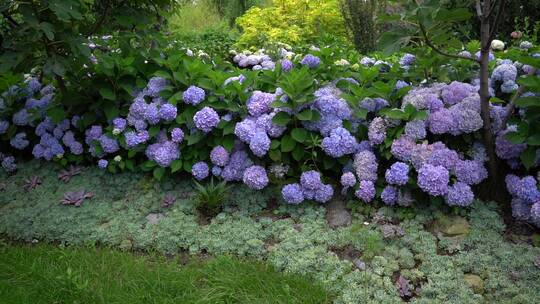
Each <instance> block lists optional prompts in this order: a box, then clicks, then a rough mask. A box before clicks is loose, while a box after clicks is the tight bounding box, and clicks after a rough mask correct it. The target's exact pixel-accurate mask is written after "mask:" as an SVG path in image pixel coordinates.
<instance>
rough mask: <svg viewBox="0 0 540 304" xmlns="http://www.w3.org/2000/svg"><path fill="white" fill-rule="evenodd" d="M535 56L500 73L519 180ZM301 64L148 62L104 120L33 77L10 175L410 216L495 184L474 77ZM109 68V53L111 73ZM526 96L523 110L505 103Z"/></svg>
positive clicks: (527, 164) (19, 93)
mask: <svg viewBox="0 0 540 304" xmlns="http://www.w3.org/2000/svg"><path fill="white" fill-rule="evenodd" d="M535 50H537V48H535V47H534V46H533V47H531V48H528V49H523V48H521V49H520V48H516V49H513V50H512V51H511V52H508V53H507V54H505V55H501V56H503V58H496V59H494V60H493V63H492V71H491V81H490V89H491V94H492V98H493V101H494V102H493V103H492V104H491V105H490V113H491V123H492V125H493V132H494V136H496V152H497V156H498V157H499V158H500V159H501V160H504V161H505V162H506V163H507V164H508V166H509V168H512V170H514V174H516V175H517V176H525V175H526V174H527V173H530V172H532V171H533V170H537V168H538V165H539V163H540V161H539V155H540V153H539V152H538V151H539V150H538V145H539V144H540V143H539V142H538V134H539V133H538V132H537V131H538V125H537V123H536V124H535V123H533V122H534V120H533V118H534V117H537V116H534V115H538V114H537V113H538V111H537V110H538V104H537V103H535V102H537V101H538V98H539V97H538V96H537V94H538V93H537V92H540V85H539V80H538V79H540V78H539V77H538V76H537V72H536V69H535V67H537V66H540V64H538V60H539V59H538V58H537V57H538V56H537V55H534V54H535V53H534V52H535ZM471 51H474V50H471ZM530 54H533V56H530ZM289 55H291V54H280V55H278V56H276V57H274V58H270V57H269V58H266V57H264V56H268V55H260V56H259V55H257V56H259V57H257V56H253V55H247V56H246V55H243V56H244V57H242V56H240V54H238V55H236V56H235V58H234V59H233V61H234V62H235V63H237V64H238V65H239V66H240V67H239V68H236V67H234V66H232V65H231V64H226V63H216V62H212V61H211V60H209V59H205V58H200V57H194V56H192V55H191V54H189V53H186V54H184V53H182V54H178V52H174V51H166V52H162V53H160V54H159V55H157V56H155V57H148V58H146V59H145V62H146V65H147V66H146V71H145V72H146V73H144V72H136V73H134V75H148V76H146V77H145V78H146V80H144V81H143V80H142V78H141V77H137V78H136V80H135V81H133V82H129V81H128V82H123V85H124V86H127V87H129V90H125V91H122V93H121V94H120V91H117V92H109V91H108V90H104V89H102V90H101V91H100V95H101V96H102V97H103V98H102V99H101V101H100V106H101V108H92V111H88V110H81V109H80V108H78V107H70V106H69V104H68V103H65V102H64V100H65V96H64V95H62V96H60V97H61V98H60V97H58V98H57V96H58V95H57V94H56V93H57V92H56V90H55V88H54V87H53V86H51V85H47V84H42V83H41V82H40V81H38V79H37V78H35V77H31V76H30V77H28V78H27V79H25V81H24V83H22V84H19V85H14V86H11V87H9V88H8V89H7V90H6V91H5V92H4V93H2V95H1V96H2V97H1V98H2V99H1V100H0V113H1V114H0V134H1V135H0V136H1V137H0V138H1V140H2V153H3V154H1V157H0V160H1V161H2V167H4V169H5V170H6V171H10V172H12V171H15V170H16V164H15V162H14V158H13V157H12V155H14V154H21V152H23V153H26V155H30V154H31V155H32V156H33V157H34V158H40V159H44V160H47V161H51V160H53V161H59V162H61V163H62V164H64V165H65V164H68V163H81V162H91V163H94V164H95V165H97V166H99V167H100V168H103V169H107V170H109V171H111V172H116V171H121V170H130V171H139V170H141V171H151V172H152V173H153V176H154V177H155V178H157V179H160V178H162V177H163V175H164V174H166V173H167V174H171V173H180V174H182V172H183V174H186V173H187V174H191V175H192V176H193V177H194V178H195V179H197V180H204V179H207V178H209V177H210V176H213V177H215V178H220V179H223V180H225V181H227V182H243V183H245V184H246V185H247V186H248V187H249V188H251V189H254V190H261V189H263V188H265V187H266V186H267V185H268V184H269V183H271V182H272V183H276V184H278V185H280V186H281V187H282V189H281V194H282V197H283V200H284V201H286V202H288V203H290V204H299V203H301V202H303V201H315V202H319V203H326V202H328V201H329V200H331V199H332V197H333V196H335V195H337V193H341V194H342V195H349V196H350V197H356V199H357V200H358V201H360V202H361V203H372V202H373V201H379V200H380V201H382V202H383V203H385V204H387V205H395V204H398V205H403V206H407V205H410V201H411V200H410V198H411V196H414V197H417V198H418V199H421V198H427V197H430V198H431V199H437V200H443V201H445V202H446V203H447V204H448V205H449V206H460V207H465V206H469V205H471V204H472V203H473V202H474V200H475V194H474V191H475V190H476V189H477V187H478V185H479V184H480V183H481V182H482V181H484V180H485V179H486V178H488V174H487V170H486V168H485V165H484V164H485V162H486V161H487V157H486V153H485V148H484V147H483V145H482V143H481V136H480V133H479V131H480V130H481V129H482V127H483V121H482V117H481V114H480V113H481V111H480V108H481V106H480V97H479V94H478V88H479V85H478V81H477V80H476V78H475V74H474V73H471V74H469V81H466V82H465V81H449V82H447V83H443V82H434V83H419V82H418V79H417V78H416V77H415V76H414V75H416V74H415V73H414V71H415V70H418V69H421V68H422V66H421V65H420V64H421V63H419V62H418V60H417V58H416V57H415V56H414V55H412V54H405V55H403V56H401V57H390V58H387V59H386V60H382V59H377V58H371V57H364V58H361V59H359V60H358V62H357V63H354V64H352V65H351V64H350V63H349V62H348V61H347V60H338V61H336V60H335V58H333V57H332V56H333V55H332V50H331V49H330V48H322V49H318V48H312V50H310V52H309V53H307V54H296V55H294V56H289ZM496 55H497V56H498V55H499V54H495V55H494V56H496ZM103 56H109V55H103ZM250 56H251V57H250ZM261 56H263V57H264V58H262V57H261ZM237 57H238V58H237ZM289 57H290V58H289ZM105 58H108V57H103V58H101V57H100V54H99V53H97V57H96V60H97V62H100V61H103V60H105V61H106V60H107V59H105ZM288 58H289V59H288ZM345 61H346V63H345ZM264 62H267V63H264ZM521 62H526V63H527V64H523V63H521ZM263 63H264V65H265V66H264V67H262V65H263ZM256 65H260V66H261V68H260V69H259V68H257V69H255V68H251V69H245V67H253V66H256ZM98 67H99V63H98V64H96V66H95V67H94V68H95V69H96V73H97V74H95V77H98V78H99V77H101V74H99V73H98V72H97V70H99V68H98ZM43 82H45V83H46V82H47V81H46V80H45V81H43ZM524 89H526V90H527V91H526V92H522V93H524V94H523V97H521V98H519V99H517V101H516V102H515V103H514V104H506V105H505V104H504V103H501V102H503V101H504V100H510V97H511V96H512V93H513V92H515V91H517V90H524ZM128 91H129V92H130V94H126V93H127V92H128ZM117 93H119V94H117ZM60 101H62V102H60ZM513 107H516V110H515V111H514V110H513ZM520 120H521V122H519V121H520ZM531 155H532V156H531ZM512 176H514V175H512ZM517 176H516V177H512V178H513V179H516V180H517V179H518V178H521V177H517ZM523 178H524V179H526V182H524V184H523V185H524V186H523V187H526V188H527V189H529V190H530V191H533V190H534V191H536V192H534V191H533V194H523V193H521V194H520V192H519V191H517V190H514V189H512V190H510V189H509V191H510V193H511V194H512V195H513V196H515V200H514V202H513V206H514V205H515V206H516V207H515V208H514V209H516V210H517V211H515V215H516V216H517V217H520V218H523V219H527V220H530V221H532V222H535V221H536V222H537V221H538V217H537V215H538V214H539V211H538V210H540V207H538V195H535V193H537V192H538V190H537V187H538V183H537V182H536V181H535V182H534V183H533V182H532V181H531V180H530V179H531V178H532V179H533V180H534V178H535V177H523ZM520 181H521V179H520ZM512 185H513V184H512ZM531 189H532V190H531ZM518 205H519V206H518ZM525 207H526V208H525ZM525 209H527V210H525Z"/></svg>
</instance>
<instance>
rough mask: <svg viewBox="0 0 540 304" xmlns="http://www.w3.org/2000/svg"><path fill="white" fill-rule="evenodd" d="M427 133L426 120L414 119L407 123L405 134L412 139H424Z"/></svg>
mask: <svg viewBox="0 0 540 304" xmlns="http://www.w3.org/2000/svg"><path fill="white" fill-rule="evenodd" d="M426 133H427V132H426V122H425V121H424V120H413V121H409V122H407V123H406V124H405V135H407V136H408V137H410V138H412V139H415V140H419V139H424V138H426Z"/></svg>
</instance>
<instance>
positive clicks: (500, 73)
mask: <svg viewBox="0 0 540 304" xmlns="http://www.w3.org/2000/svg"><path fill="white" fill-rule="evenodd" d="M517 75H518V70H517V68H516V67H515V66H514V65H513V64H508V63H504V64H501V65H499V66H497V67H496V68H495V69H494V70H493V72H492V73H491V81H492V82H495V81H500V82H503V83H504V82H509V81H510V82H515V81H516V78H517Z"/></svg>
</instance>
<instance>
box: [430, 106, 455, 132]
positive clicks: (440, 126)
mask: <svg viewBox="0 0 540 304" xmlns="http://www.w3.org/2000/svg"><path fill="white" fill-rule="evenodd" d="M428 126H429V131H430V132H431V133H433V134H444V133H449V132H450V131H453V130H455V129H456V121H455V120H454V118H453V115H452V112H451V111H450V110H448V109H446V108H442V109H440V110H439V111H437V112H433V113H430V114H429V117H428Z"/></svg>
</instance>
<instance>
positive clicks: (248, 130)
mask: <svg viewBox="0 0 540 304" xmlns="http://www.w3.org/2000/svg"><path fill="white" fill-rule="evenodd" d="M256 131H257V126H256V122H255V120H254V119H253V118H252V117H246V118H245V119H244V120H242V121H240V122H237V123H236V126H235V127H234V135H236V137H238V138H239V139H240V140H241V141H243V142H245V143H249V142H250V141H251V138H252V137H253V135H254V134H255V132H256Z"/></svg>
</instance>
